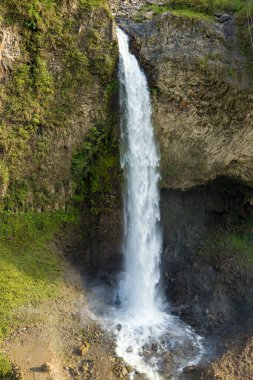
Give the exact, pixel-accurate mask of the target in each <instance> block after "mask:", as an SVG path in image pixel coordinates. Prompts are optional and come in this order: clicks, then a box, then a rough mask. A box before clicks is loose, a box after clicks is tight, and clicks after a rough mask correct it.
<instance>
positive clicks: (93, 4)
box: [80, 0, 106, 10]
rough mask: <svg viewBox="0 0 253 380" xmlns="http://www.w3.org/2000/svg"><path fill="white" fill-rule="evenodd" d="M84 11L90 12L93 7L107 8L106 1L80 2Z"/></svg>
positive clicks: (82, 0) (84, 0)
mask: <svg viewBox="0 0 253 380" xmlns="http://www.w3.org/2000/svg"><path fill="white" fill-rule="evenodd" d="M80 4H81V7H82V9H85V10H88V9H90V8H91V7H98V6H105V5H106V1H105V0H81V1H80Z"/></svg>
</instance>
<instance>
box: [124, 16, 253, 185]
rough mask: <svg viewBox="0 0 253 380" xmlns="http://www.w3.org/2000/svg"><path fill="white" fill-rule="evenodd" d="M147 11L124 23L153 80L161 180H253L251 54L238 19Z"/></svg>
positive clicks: (180, 182)
mask: <svg viewBox="0 0 253 380" xmlns="http://www.w3.org/2000/svg"><path fill="white" fill-rule="evenodd" d="M218 16H219V17H220V15H218ZM146 17H147V18H151V20H146V21H144V22H142V23H135V22H129V21H128V20H122V19H121V20H120V23H121V25H122V27H123V28H125V29H126V30H127V31H128V33H130V35H131V37H132V48H133V49H134V50H135V51H136V52H137V54H138V56H139V59H140V62H141V63H142V65H143V66H144V67H145V70H146V72H147V73H148V76H149V79H150V85H151V88H152V93H153V100H154V102H153V104H154V111H153V112H154V115H153V118H154V126H155V129H156V134H157V137H158V144H159V147H160V151H161V158H162V159H161V163H162V187H165V188H177V189H187V188H191V187H193V186H196V185H201V184H204V183H207V182H208V181H210V180H213V179H215V178H217V177H220V176H229V177H231V178H235V179H237V180H238V181H241V182H244V183H246V184H248V185H250V186H252V185H253V180H252V179H253V145H252V141H253V128H252V126H253V113H252V112H253V111H252V109H253V107H252V106H253V87H252V72H253V70H252V67H253V66H252V57H253V54H252V52H250V48H249V50H248V52H247V54H243V52H242V42H241V41H240V39H239V38H240V37H239V36H240V33H239V32H240V31H239V29H238V27H237V24H236V22H235V18H234V17H233V16H231V15H227V18H226V17H225V20H223V18H220V19H219V18H218V17H217V18H215V19H213V18H211V19H207V20H205V19H204V17H203V19H201V15H200V16H199V17H198V18H197V19H196V18H192V17H178V16H176V15H174V14H173V13H172V12H170V11H169V12H166V13H163V14H161V15H157V16H154V12H149V13H148V14H147V16H146ZM246 38H248V39H249V36H246ZM244 52H245V51H244Z"/></svg>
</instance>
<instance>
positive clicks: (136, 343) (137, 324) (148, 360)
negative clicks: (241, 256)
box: [113, 28, 203, 380]
mask: <svg viewBox="0 0 253 380" xmlns="http://www.w3.org/2000/svg"><path fill="white" fill-rule="evenodd" d="M117 36H118V42H119V52H120V64H119V80H120V103H121V113H122V123H121V140H122V152H121V164H122V168H123V169H124V174H125V179H126V189H125V194H124V216H125V239H124V258H125V268H124V273H123V274H122V278H121V281H120V284H119V289H118V298H119V302H120V307H119V308H117V309H115V310H114V317H113V318H114V323H115V324H118V328H117V329H116V336H117V354H118V355H119V356H121V357H123V358H124V360H125V361H126V362H128V363H129V364H130V365H131V366H132V367H133V368H134V369H135V370H136V371H138V372H141V373H144V374H146V376H147V378H148V379H152V380H154V379H171V378H177V376H178V375H179V373H180V372H181V371H182V369H183V368H184V367H185V366H187V365H192V364H197V363H198V362H199V361H200V359H201V357H202V354H203V347H202V343H201V338H200V337H199V336H198V335H197V334H195V333H194V331H193V330H192V329H191V328H190V327H189V326H187V325H185V324H184V323H183V322H181V321H180V320H179V319H178V318H177V317H175V316H172V315H170V314H168V313H167V312H166V311H165V308H166V307H165V306H162V305H164V302H163V297H162V295H161V292H159V289H158V284H159V280H160V269H159V265H160V257H161V250H162V236H161V232H160V209H159V187H158V185H159V154H158V152H157V149H156V144H155V138H154V132H153V128H152V123H151V101H150V94H149V89H148V84H147V79H146V77H145V74H144V73H143V71H142V70H141V69H140V66H139V64H138V62H137V60H136V58H135V56H134V55H132V54H131V53H130V51H129V43H128V37H127V35H126V34H125V33H124V32H123V31H122V30H121V29H120V28H117ZM168 352H170V353H173V352H174V353H175V355H174V356H173V355H172V356H173V359H170V363H169V364H168V360H167V364H166V353H168ZM168 366H169V367H168ZM173 366H174V367H173ZM168 368H170V369H171V368H174V369H173V370H172V372H171V373H170V374H169V370H168ZM134 376H135V375H134V372H133V374H132V377H133V378H134ZM168 376H169V377H168Z"/></svg>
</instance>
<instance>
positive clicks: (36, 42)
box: [0, 0, 117, 210]
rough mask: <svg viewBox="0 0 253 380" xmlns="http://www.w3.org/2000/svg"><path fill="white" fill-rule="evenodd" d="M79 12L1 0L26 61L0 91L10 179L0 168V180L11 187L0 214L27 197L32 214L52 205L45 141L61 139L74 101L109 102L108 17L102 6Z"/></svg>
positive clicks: (112, 47)
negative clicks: (95, 98) (96, 92)
mask: <svg viewBox="0 0 253 380" xmlns="http://www.w3.org/2000/svg"><path fill="white" fill-rule="evenodd" d="M77 5H78V6H77V9H76V11H75V13H73V14H72V13H71V14H68V17H64V16H63V12H65V11H66V9H65V11H63V8H65V7H63V8H62V2H61V1H56V0H55V1H54V0H24V1H17V0H10V1H9V0H3V2H2V4H1V6H0V7H1V10H2V14H3V18H4V20H5V22H6V21H8V22H9V23H14V24H16V23H18V24H19V26H20V31H21V33H22V40H21V41H22V46H21V48H22V55H23V57H25V62H24V61H23V62H22V63H21V62H19V63H17V64H16V66H15V67H14V72H13V76H12V78H11V80H10V81H9V82H8V83H7V85H6V86H2V88H1V98H2V100H3V105H2V109H1V111H2V112H1V122H0V152H1V153H2V158H3V160H4V163H5V167H6V168H7V169H8V173H7V171H3V170H2V169H3V168H2V169H1V168H0V177H1V178H2V180H1V179H0V181H2V182H4V181H5V183H7V182H8V183H9V187H8V192H7V196H6V197H5V198H4V199H1V205H0V206H1V208H2V209H11V210H17V209H20V208H21V209H25V207H27V199H28V198H29V194H32V195H33V196H32V198H31V196H30V199H34V201H33V202H34V203H33V206H35V207H37V206H38V207H39V203H40V202H41V204H40V206H42V207H43V206H44V205H46V204H50V203H51V204H52V203H54V202H55V199H54V197H55V195H54V194H53V192H52V193H50V194H49V192H48V190H47V189H48V186H45V183H46V181H45V179H44V178H42V175H41V174H42V172H43V173H44V171H45V169H46V168H47V167H48V165H49V158H50V156H52V152H50V151H49V148H50V144H49V143H48V138H49V136H50V138H51V139H52V138H54V137H55V138H60V136H61V135H64V133H65V132H63V131H64V130H66V129H67V128H69V119H70V117H72V116H71V115H73V114H74V113H75V111H76V109H77V108H78V107H80V106H81V102H82V100H83V96H80V95H81V94H84V95H85V94H86V93H90V94H92V91H93V88H92V86H94V85H95V86H97V87H99V86H100V85H101V84H102V85H103V86H104V88H105V92H106V94H107V95H106V96H107V99H106V97H105V107H104V105H103V104H101V109H102V108H106V106H107V102H108V99H109V98H110V93H109V91H108V90H107V85H108V84H109V85H110V83H111V82H112V76H113V75H114V70H115V66H116V62H117V48H116V44H115V42H110V41H109V40H108V39H106V38H104V37H102V35H101V34H103V33H102V32H103V30H104V27H108V10H107V9H106V6H105V2H104V1H103V0H89V1H87V0H79V1H78V3H77ZM91 7H92V8H95V11H94V12H93V20H92V26H91V25H89V28H87V29H86V28H85V27H84V28H83V25H87V23H88V21H89V22H90V14H89V13H88V12H86V10H91ZM100 7H102V8H101V9H100ZM96 8H98V9H96ZM93 24H94V27H93ZM80 26H81V27H80ZM101 31H102V32H101ZM55 55H56V58H55ZM53 62H54V63H53ZM52 63H53V65H52ZM55 63H56V69H55V67H53V68H52V66H54V65H55ZM102 96H103V94H101V97H102ZM51 131H54V132H53V133H51ZM53 136H54V137H53ZM58 136H59V137H58ZM50 164H51V163H50ZM48 170H50V169H49V167H48ZM35 171H36V173H39V177H38V175H34V173H35ZM1 174H2V175H1ZM7 174H8V177H9V178H7ZM63 176H64V174H63ZM35 177H36V178H35ZM7 179H8V181H7ZM63 180H64V179H63ZM28 206H30V204H29V205H28Z"/></svg>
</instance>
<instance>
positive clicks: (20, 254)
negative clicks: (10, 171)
mask: <svg viewBox="0 0 253 380" xmlns="http://www.w3.org/2000/svg"><path fill="white" fill-rule="evenodd" d="M75 218H76V216H74V215H72V214H71V215H70V214H64V213H62V212H57V213H41V214H37V213H34V212H29V213H24V214H14V213H0V343H1V340H2V339H3V338H4V337H5V336H6V335H7V334H8V333H9V332H10V331H11V328H13V327H15V323H16V319H15V314H16V312H17V310H18V308H19V307H21V306H22V305H27V304H32V305H35V304H37V303H39V302H42V301H46V300H48V299H50V298H54V297H57V295H58V291H59V285H60V282H61V272H62V268H61V260H60V258H59V256H58V254H57V252H56V250H55V249H54V247H53V245H52V239H53V237H54V235H55V233H56V232H58V231H59V230H60V228H61V227H62V225H63V223H69V222H73V221H75ZM9 370H10V366H9V364H8V360H7V359H6V358H5V357H4V356H3V355H1V354H0V378H2V377H1V376H4V375H6V373H8V371H9Z"/></svg>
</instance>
